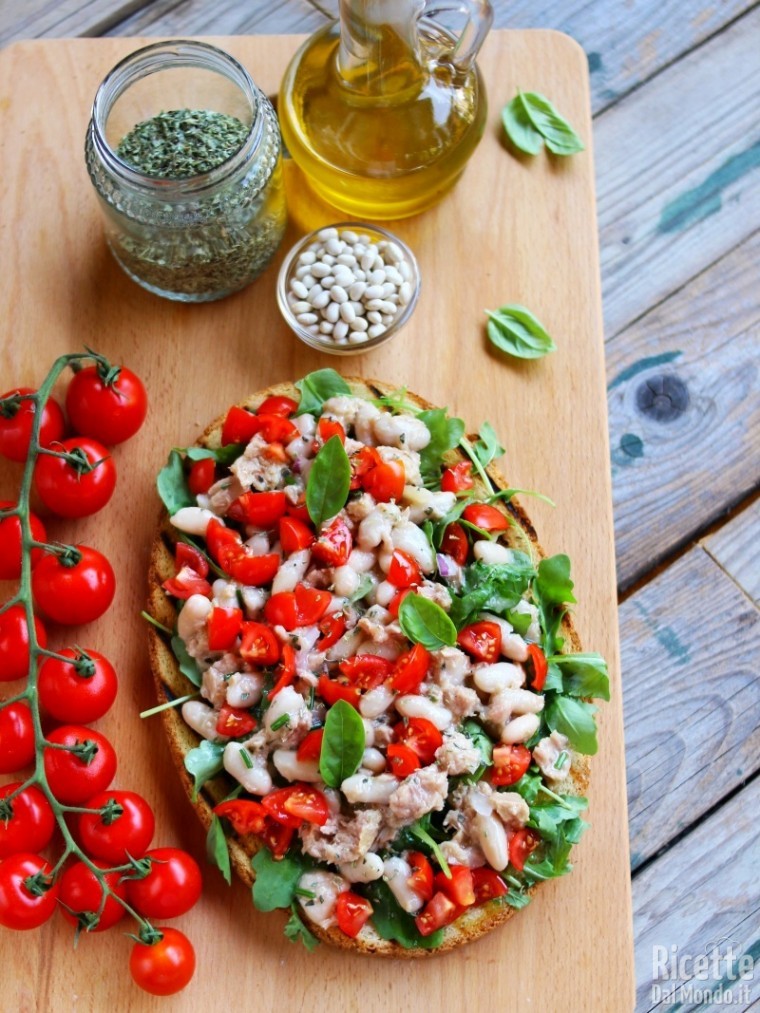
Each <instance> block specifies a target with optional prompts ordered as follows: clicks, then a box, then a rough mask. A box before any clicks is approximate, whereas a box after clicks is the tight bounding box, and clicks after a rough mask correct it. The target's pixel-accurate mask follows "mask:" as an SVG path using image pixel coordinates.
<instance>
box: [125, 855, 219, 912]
mask: <svg viewBox="0 0 760 1013" xmlns="http://www.w3.org/2000/svg"><path fill="white" fill-rule="evenodd" d="M148 859H149V860H150V871H149V872H148V874H147V876H144V877H142V878H140V879H127V880H126V881H125V885H126V889H127V898H128V899H129V903H130V904H131V905H132V907H133V908H135V909H136V910H137V911H139V912H140V914H141V915H143V917H145V918H178V917H179V916H180V915H183V914H185V913H186V912H188V911H189V910H190V908H192V907H194V906H195V904H196V903H197V902H198V899H199V897H200V895H201V889H202V886H203V881H202V879H201V870H200V869H199V868H198V863H197V862H196V861H195V859H194V858H193V857H192V855H188V853H187V852H186V851H181V850H180V849H179V848H153V849H152V850H151V851H148V852H147V853H146V855H145V856H144V858H143V861H146V860H148Z"/></svg>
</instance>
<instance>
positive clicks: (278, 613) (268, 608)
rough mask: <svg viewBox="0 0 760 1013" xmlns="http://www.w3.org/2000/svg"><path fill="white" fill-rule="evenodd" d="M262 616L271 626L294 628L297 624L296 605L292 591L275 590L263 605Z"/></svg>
mask: <svg viewBox="0 0 760 1013" xmlns="http://www.w3.org/2000/svg"><path fill="white" fill-rule="evenodd" d="M264 616H265V618H266V620H267V622H269V623H271V624H272V625H273V626H284V627H285V629H286V630H294V629H295V628H296V627H297V626H298V606H297V604H296V596H295V594H294V593H293V592H292V591H277V592H276V593H275V594H273V595H271V596H270V597H269V598H268V599H267V602H266V604H265V605H264Z"/></svg>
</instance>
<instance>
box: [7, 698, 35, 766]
mask: <svg viewBox="0 0 760 1013" xmlns="http://www.w3.org/2000/svg"><path fill="white" fill-rule="evenodd" d="M32 760H34V724H33V722H32V712H31V711H30V710H29V707H28V706H27V705H26V704H25V703H24V702H23V701H21V700H17V701H16V702H15V703H9V704H8V706H7V707H3V708H2V709H1V710H0V774H13V773H15V772H16V771H17V770H21V768H22V767H27V766H28V765H29V764H30V763H31V762H32Z"/></svg>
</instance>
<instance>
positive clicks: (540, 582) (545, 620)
mask: <svg viewBox="0 0 760 1013" xmlns="http://www.w3.org/2000/svg"><path fill="white" fill-rule="evenodd" d="M533 598H534V601H535V603H536V605H538V616H539V620H540V622H541V629H542V630H543V632H544V636H543V639H542V643H541V646H542V648H543V651H544V654H545V655H546V656H547V657H550V656H551V655H553V654H555V652H556V650H557V648H558V647H559V646H560V641H559V639H558V637H557V632H558V630H559V626H560V623H561V622H562V616H563V615H564V614H565V609H564V607H563V606H564V604H565V603H566V602H567V603H570V604H573V603H574V602H575V598H574V596H573V582H572V580H570V559H569V558H568V557H567V556H565V555H562V554H560V555H557V556H551V557H550V558H549V559H542V560H541V562H540V563H539V564H538V577H537V578H536V580H535V581H534V582H533Z"/></svg>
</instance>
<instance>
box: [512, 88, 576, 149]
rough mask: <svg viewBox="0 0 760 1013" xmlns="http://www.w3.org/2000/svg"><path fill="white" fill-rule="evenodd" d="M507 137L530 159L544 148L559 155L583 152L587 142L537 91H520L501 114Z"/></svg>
mask: <svg viewBox="0 0 760 1013" xmlns="http://www.w3.org/2000/svg"><path fill="white" fill-rule="evenodd" d="M501 120H502V123H503V124H504V129H505V131H506V132H507V136H508V137H509V139H510V141H511V142H512V143H513V144H514V146H515V147H516V148H519V149H520V151H524V152H525V153H526V154H527V155H537V154H538V152H539V151H540V150H541V147H542V145H543V144H544V142H546V147H547V148H548V149H549V151H551V152H552V153H553V154H555V155H574V154H576V153H577V152H578V151H583V141H582V140H581V139H580V137H579V136H578V135H577V134H576V132H575V131H574V130H573V128H572V127H571V126H570V124H569V123H568V121H567V120H566V119H565V118H564V116H561V115H560V114H559V113H558V112H557V110H556V109H555V107H554V106H553V105H552V103H551V102H550V101H549V99H548V98H545V97H544V96H543V95H539V94H538V92H534V91H518V93H517V95H515V97H514V98H513V99H512V101H511V102H509V103H508V104H507V105H506V106H504V109H503V110H502V113H501Z"/></svg>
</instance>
